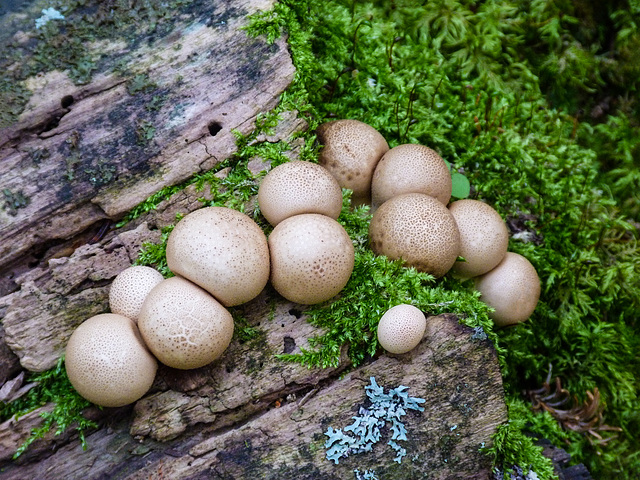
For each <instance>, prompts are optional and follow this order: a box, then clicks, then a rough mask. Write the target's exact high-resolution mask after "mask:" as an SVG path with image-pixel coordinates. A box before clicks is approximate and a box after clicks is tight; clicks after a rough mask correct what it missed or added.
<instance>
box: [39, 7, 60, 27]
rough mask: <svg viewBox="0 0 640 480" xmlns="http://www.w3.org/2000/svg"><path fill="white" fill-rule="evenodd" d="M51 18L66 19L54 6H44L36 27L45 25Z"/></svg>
mask: <svg viewBox="0 0 640 480" xmlns="http://www.w3.org/2000/svg"><path fill="white" fill-rule="evenodd" d="M50 20H64V15H62V13H60V12H59V11H58V10H56V9H55V8H53V7H49V8H43V9H42V16H41V17H40V18H37V19H36V28H40V27H43V26H45V25H46V24H47V23H49V21H50Z"/></svg>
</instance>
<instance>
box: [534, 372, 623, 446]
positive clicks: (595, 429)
mask: <svg viewBox="0 0 640 480" xmlns="http://www.w3.org/2000/svg"><path fill="white" fill-rule="evenodd" d="M554 383H555V391H554V392H551V368H549V375H548V376H547V379H546V380H545V382H544V384H543V385H542V387H541V388H539V389H537V390H526V391H525V392H524V395H525V396H526V397H527V398H528V399H529V400H531V403H532V408H533V410H534V411H536V412H539V411H546V412H549V413H550V414H551V416H552V417H553V418H555V419H556V420H557V421H558V423H560V425H561V426H562V428H564V429H565V430H572V431H574V432H579V433H583V434H586V435H587V439H588V440H589V443H591V445H604V444H606V443H607V442H609V441H611V440H613V439H614V438H616V437H617V436H618V435H610V436H606V437H603V436H602V435H601V434H600V433H599V432H605V431H609V432H621V431H622V429H621V428H620V427H612V426H610V425H606V424H605V423H604V417H603V414H602V412H603V410H604V405H603V404H602V403H601V402H600V391H599V390H598V388H597V387H596V388H594V389H593V392H590V391H588V390H587V392H586V393H585V394H586V396H587V398H586V400H584V401H583V402H582V403H580V401H579V400H578V397H577V396H575V395H571V394H570V393H569V391H568V390H567V389H565V388H562V384H561V382H560V378H559V377H556V378H555V382H554Z"/></svg>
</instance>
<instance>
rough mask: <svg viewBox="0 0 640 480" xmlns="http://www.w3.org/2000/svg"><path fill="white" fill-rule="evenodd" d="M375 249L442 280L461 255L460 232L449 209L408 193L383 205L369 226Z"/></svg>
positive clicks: (427, 197) (430, 199)
mask: <svg viewBox="0 0 640 480" xmlns="http://www.w3.org/2000/svg"><path fill="white" fill-rule="evenodd" d="M369 238H370V240H371V249H372V250H373V251H374V252H375V253H376V254H378V255H385V256H387V257H389V258H390V259H392V260H399V259H402V260H403V261H404V263H405V264H406V265H407V266H409V267H415V268H416V269H417V270H420V271H422V272H427V273H430V274H432V275H433V276H435V277H442V276H443V275H444V274H446V273H447V272H448V271H449V269H450V268H451V267H452V266H453V264H454V262H455V261H456V258H457V257H458V254H459V253H460V233H459V232H458V227H457V225H456V222H455V220H454V219H453V216H452V215H451V213H449V210H447V207H445V206H444V205H443V204H442V203H440V202H439V201H438V200H436V199H435V198H433V197H430V196H429V195H424V194H422V193H405V194H403V195H398V196H397V197H393V198H392V199H390V200H387V201H386V202H385V203H383V204H382V205H381V206H380V208H378V210H376V212H375V213H374V214H373V218H372V219H371V224H370V225H369Z"/></svg>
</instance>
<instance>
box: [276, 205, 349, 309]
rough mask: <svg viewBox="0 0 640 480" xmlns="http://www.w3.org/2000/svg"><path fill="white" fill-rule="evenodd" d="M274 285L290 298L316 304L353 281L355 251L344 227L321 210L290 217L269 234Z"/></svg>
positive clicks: (285, 296)
mask: <svg viewBox="0 0 640 480" xmlns="http://www.w3.org/2000/svg"><path fill="white" fill-rule="evenodd" d="M269 250H270V252H271V284H272V285H273V288H275V289H276V291H277V292H278V293H279V294H280V295H282V296H283V297H284V298H286V299H287V300H290V301H292V302H296V303H301V304H304V305H312V304H316V303H320V302H324V301H325V300H329V299H330V298H332V297H333V296H335V295H337V294H338V293H339V292H340V290H342V289H343V288H344V286H345V285H346V284H347V282H348V281H349V277H351V272H352V271H353V265H354V262H355V250H354V248H353V243H352V242H351V238H349V235H348V234H347V232H346V231H345V229H344V227H343V226H342V225H340V224H339V223H338V222H337V221H335V220H334V219H332V218H329V217H326V216H324V215H319V214H317V213H308V214H303V215H296V216H294V217H289V218H287V219H286V220H283V221H282V222H281V223H279V224H278V225H277V226H276V227H275V228H274V229H273V231H272V232H271V235H269Z"/></svg>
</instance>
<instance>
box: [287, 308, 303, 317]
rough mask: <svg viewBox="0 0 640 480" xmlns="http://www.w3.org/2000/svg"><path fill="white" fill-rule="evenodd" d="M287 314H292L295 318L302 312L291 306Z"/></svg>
mask: <svg viewBox="0 0 640 480" xmlns="http://www.w3.org/2000/svg"><path fill="white" fill-rule="evenodd" d="M289 315H293V316H294V317H296V318H300V317H301V316H302V312H301V311H300V310H298V309H296V308H292V309H291V310H289Z"/></svg>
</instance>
